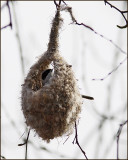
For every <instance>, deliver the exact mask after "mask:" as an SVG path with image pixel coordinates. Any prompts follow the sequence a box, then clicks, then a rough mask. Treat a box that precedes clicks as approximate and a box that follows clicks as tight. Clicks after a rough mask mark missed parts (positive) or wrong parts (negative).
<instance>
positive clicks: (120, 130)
mask: <svg viewBox="0 0 128 160" xmlns="http://www.w3.org/2000/svg"><path fill="white" fill-rule="evenodd" d="M126 123H128V120H126V121H125V122H124V123H122V124H120V127H119V129H118V132H117V160H118V159H119V139H120V135H121V132H122V128H123V126H124V125H125V124H126Z"/></svg>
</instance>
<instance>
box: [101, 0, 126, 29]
mask: <svg viewBox="0 0 128 160" xmlns="http://www.w3.org/2000/svg"><path fill="white" fill-rule="evenodd" d="M104 2H105V5H106V4H108V5H109V6H110V7H111V8H114V9H116V10H117V11H118V12H120V13H121V15H122V16H123V18H124V20H125V22H126V25H124V26H119V25H117V27H118V28H120V29H123V28H127V27H128V20H127V19H126V17H125V16H124V13H128V11H121V10H120V9H118V8H117V7H115V6H113V5H112V4H111V3H109V2H108V1H107V0H104Z"/></svg>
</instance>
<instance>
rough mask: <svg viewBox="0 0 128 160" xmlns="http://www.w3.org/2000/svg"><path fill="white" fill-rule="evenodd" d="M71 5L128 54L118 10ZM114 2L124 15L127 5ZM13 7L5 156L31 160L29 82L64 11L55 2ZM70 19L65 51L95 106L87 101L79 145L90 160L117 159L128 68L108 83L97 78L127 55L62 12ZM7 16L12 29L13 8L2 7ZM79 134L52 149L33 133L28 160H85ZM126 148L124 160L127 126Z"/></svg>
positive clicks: (6, 45) (4, 74)
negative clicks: (25, 109) (25, 88)
mask: <svg viewBox="0 0 128 160" xmlns="http://www.w3.org/2000/svg"><path fill="white" fill-rule="evenodd" d="M66 2H67V4H68V5H69V6H71V7H72V10H73V13H74V16H75V18H76V19H77V21H78V22H79V23H81V22H83V23H85V24H86V25H89V26H91V27H92V28H94V29H95V30H96V31H97V32H98V33H100V34H103V35H104V36H106V37H107V38H109V39H111V40H113V41H114V42H115V43H116V44H117V45H118V46H119V47H120V48H121V49H122V50H124V51H125V52H126V51H127V29H126V28H125V29H119V28H117V26H116V25H125V21H124V19H123V18H122V16H121V14H120V13H119V12H118V11H116V10H115V9H113V8H111V7H110V6H109V5H106V6H105V4H104V1H79V2H78V1H66ZM4 3H5V2H4V1H2V3H1V5H3V4H4ZM111 3H112V4H113V5H115V6H116V7H118V8H119V9H120V10H126V9H127V8H126V6H127V5H126V3H127V2H126V1H114V2H111ZM10 7H11V14H12V24H13V29H12V30H11V29H10V27H8V28H6V29H3V30H2V31H1V155H2V156H4V157H6V158H7V159H16V158H17V159H24V157H25V146H21V147H19V146H18V144H20V143H23V142H24V139H25V138H26V136H27V130H26V125H25V123H24V122H25V119H24V116H23V114H22V111H21V104H20V96H21V94H20V93H21V84H23V81H24V77H25V76H26V75H27V73H28V71H29V68H30V67H31V65H33V63H34V62H36V60H37V59H38V57H39V56H40V55H41V54H42V53H43V52H45V51H46V49H47V44H48V39H49V33H50V27H51V21H52V19H53V17H54V14H55V10H56V7H55V5H54V3H53V1H42V2H41V1H26V2H23V1H17V2H14V3H13V5H12V3H10ZM62 17H63V19H64V24H63V26H62V29H61V31H60V52H61V54H62V55H63V57H64V58H65V59H66V60H67V62H68V63H69V64H71V65H72V66H73V70H74V72H75V75H76V78H77V79H78V80H79V81H78V83H79V87H80V88H81V90H80V92H81V94H84V95H88V96H93V97H94V101H89V100H86V99H83V101H84V104H83V106H82V112H81V115H80V117H81V119H80V122H79V126H78V139H79V143H80V144H81V146H82V148H83V149H84V150H85V152H86V155H87V157H88V158H89V159H98V158H99V159H106V158H109V159H110V158H113V159H116V155H117V151H116V147H117V142H116V134H117V131H118V129H119V124H120V123H123V122H124V121H125V120H126V119H127V68H126V67H127V62H126V61H125V62H124V63H123V64H122V65H121V66H120V67H119V68H118V70H116V71H115V72H113V73H112V74H111V75H110V76H108V77H107V78H106V79H105V80H103V81H100V80H97V81H93V80H92V79H97V78H103V77H105V76H106V75H107V74H108V73H109V72H111V71H112V70H113V69H114V68H116V66H118V65H119V63H120V62H121V61H122V60H123V59H124V58H125V57H126V55H125V54H123V53H122V52H121V51H120V50H119V49H118V48H116V47H115V46H114V45H112V44H111V43H110V42H109V41H107V40H105V39H103V38H101V37H100V36H98V35H97V34H95V33H94V32H92V31H90V30H89V29H87V28H85V27H83V26H78V25H75V24H71V22H72V21H71V18H70V16H69V14H68V13H66V12H62ZM1 18H2V19H1V26H4V25H6V24H8V22H9V15H8V9H7V7H5V8H4V9H2V11H1ZM22 56H23V59H22ZM24 132H25V133H24ZM23 133H24V134H23ZM22 135H23V136H22ZM21 136H22V137H21ZM74 136H75V135H74V134H73V135H71V136H70V137H69V139H68V140H67V141H66V142H65V140H66V138H67V137H60V138H57V139H54V140H52V141H51V142H50V143H48V144H47V143H46V142H44V141H43V140H41V138H39V137H38V135H35V133H34V132H33V131H31V133H30V137H29V141H30V143H28V158H29V159H30V158H31V159H34V158H35V159H43V158H49V159H50V158H52V159H53V158H56V159H57V158H72V159H73V158H84V156H83V154H82V153H81V151H80V149H79V148H78V146H77V145H75V144H74V145H73V144H72V141H73V139H74ZM64 142H65V143H64ZM63 143H64V144H63ZM119 144H120V148H119V156H120V158H122V159H126V157H127V127H126V125H125V126H124V127H123V130H122V133H121V136H120V142H119Z"/></svg>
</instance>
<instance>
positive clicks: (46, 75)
mask: <svg viewBox="0 0 128 160" xmlns="http://www.w3.org/2000/svg"><path fill="white" fill-rule="evenodd" d="M52 76H53V69H46V70H45V71H43V72H42V84H43V85H45V84H46V83H48V81H49V79H50V78H51V77H52Z"/></svg>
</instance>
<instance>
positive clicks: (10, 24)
mask: <svg viewBox="0 0 128 160" xmlns="http://www.w3.org/2000/svg"><path fill="white" fill-rule="evenodd" d="M5 6H7V7H8V13H9V20H10V22H9V24H8V25H5V26H4V27H2V28H1V30H2V29H5V28H7V27H10V28H11V29H12V16H11V10H10V6H9V1H8V0H7V2H6V3H5V4H4V5H3V6H2V7H1V10H2V9H3V8H4V7H5Z"/></svg>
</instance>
